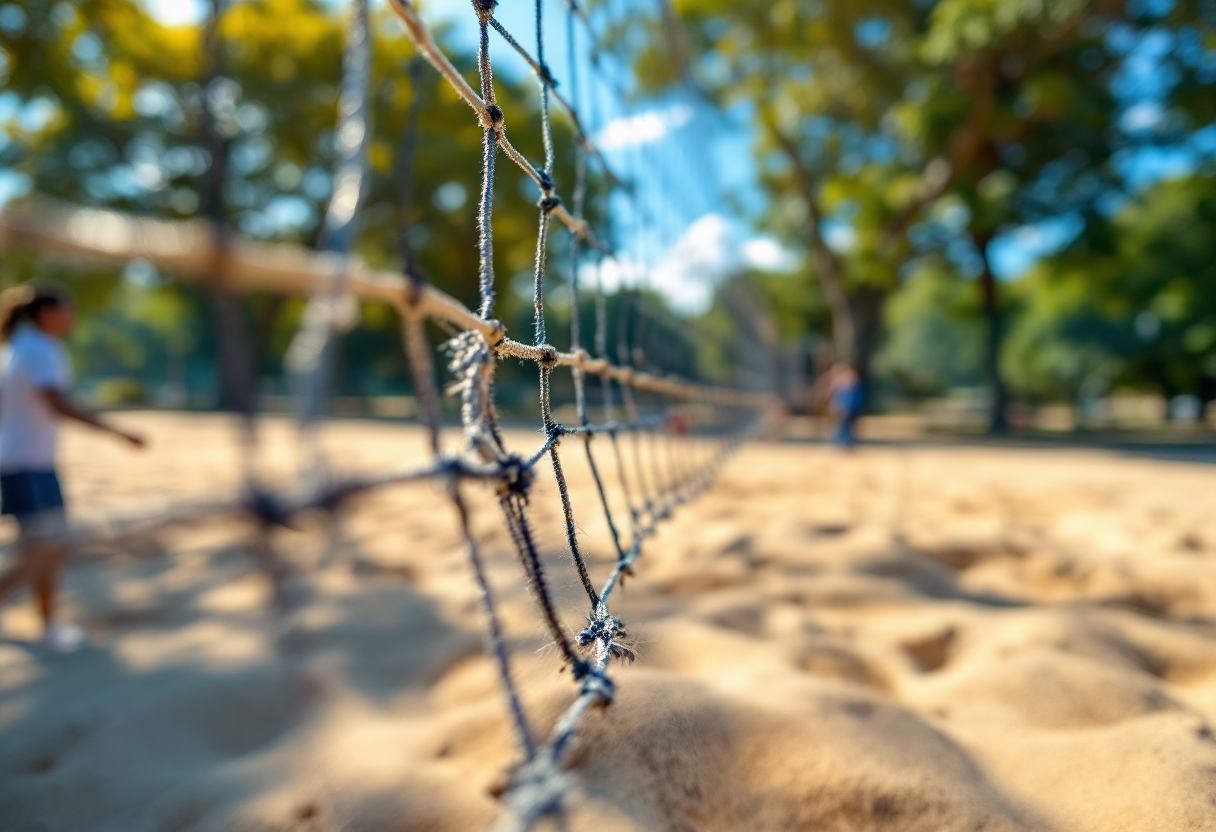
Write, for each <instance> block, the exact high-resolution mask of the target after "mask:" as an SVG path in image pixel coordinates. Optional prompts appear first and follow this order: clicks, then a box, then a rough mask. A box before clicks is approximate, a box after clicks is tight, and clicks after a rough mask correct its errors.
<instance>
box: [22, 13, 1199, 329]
mask: <svg viewBox="0 0 1216 832" xmlns="http://www.w3.org/2000/svg"><path fill="white" fill-rule="evenodd" d="M145 2H146V3H147V4H148V6H149V7H150V8H151V9H152V10H153V11H154V13H156V14H157V16H158V17H160V18H161V19H163V20H165V21H166V22H174V23H192V22H198V21H199V20H201V19H202V17H203V15H204V13H205V8H206V4H205V2H204V0H145ZM333 2H334V3H335V4H338V3H339V2H340V0H333ZM372 2H373V5H378V4H379V3H380V2H382V0H372ZM544 7H545V17H544V20H543V25H544V28H545V31H546V49H547V53H546V59H547V62H548V64H549V65H550V67H551V69H552V71H553V74H554V76H555V77H556V78H557V79H558V81H559V85H561V86H560V88H561V89H562V90H563V92H566V93H567V94H569V93H570V89H569V84H568V83H566V82H567V79H568V78H569V70H570V65H569V61H568V59H567V48H566V28H565V27H566V13H565V5H564V3H561V2H558V0H550V1H549V2H546V3H545V6H544ZM648 8H649V7H648ZM420 9H421V11H422V14H423V16H424V18H426V19H427V20H428V21H430V22H432V23H438V22H440V21H443V22H447V23H449V24H450V25H451V32H452V35H453V37H454V38H455V39H456V40H457V42H458V43H460V44H461V45H462V46H464V47H466V48H467V49H470V50H472V49H474V48H475V47H476V43H477V23H476V17H475V15H474V14H473V12H472V10H471V8H470V4H469V2H468V0H429V2H427V0H424V2H422V3H420ZM495 16H496V18H497V19H498V20H500V21H501V22H502V23H503V24H504V26H505V27H506V28H507V29H508V30H510V31H511V32H512V33H514V34H515V35H516V37H517V39H518V40H519V41H520V42H521V43H522V44H523V45H524V46H525V48H527V49H528V51H529V52H532V53H533V54H535V49H536V39H535V29H534V19H533V4H532V3H531V2H524V0H506V1H505V2H502V3H501V5H500V6H499V7H498V9H497V10H496V13H495ZM491 37H492V41H491V50H492V54H493V55H494V60H495V67H496V71H497V72H500V73H507V74H510V75H513V76H515V77H516V78H523V77H525V76H527V75H528V74H529V72H530V70H529V69H528V67H527V66H526V64H525V63H524V62H523V61H522V59H520V58H519V57H518V56H516V55H515V54H514V53H513V52H511V50H510V48H509V47H508V46H507V45H506V44H505V43H504V42H503V41H502V40H501V38H499V37H498V36H497V35H496V34H492V35H491ZM1128 48H1129V49H1131V50H1132V51H1133V54H1132V57H1131V59H1130V60H1129V62H1128V69H1127V71H1126V72H1125V73H1124V76H1123V77H1122V78H1121V79H1120V81H1119V83H1118V89H1117V91H1118V92H1119V94H1120V95H1121V97H1122V98H1123V99H1124V101H1125V102H1126V109H1125V115H1124V128H1125V129H1127V130H1129V131H1136V130H1151V129H1152V128H1153V127H1154V126H1155V125H1156V124H1157V123H1158V122H1159V121H1160V120H1161V119H1162V117H1163V115H1164V114H1163V112H1162V111H1161V107H1160V104H1159V103H1158V98H1157V96H1158V90H1159V89H1160V88H1161V79H1160V77H1159V72H1158V69H1157V62H1158V60H1159V57H1160V55H1162V54H1163V52H1164V50H1166V49H1168V48H1170V44H1169V41H1168V39H1166V38H1165V37H1163V36H1162V37H1154V36H1152V35H1150V36H1149V37H1147V38H1145V39H1143V40H1142V41H1140V42H1139V43H1136V44H1129V47H1128ZM586 49H587V40H586V36H585V32H584V31H583V30H582V28H581V27H576V51H577V52H578V53H580V54H583V55H585V54H586ZM605 63H606V66H605V69H606V70H607V71H608V73H609V74H615V77H616V82H617V83H618V84H619V85H620V86H623V87H628V86H629V85H630V81H629V76H628V69H627V68H626V67H613V66H612V65H611V61H610V60H609V61H607V62H605ZM590 69H591V68H590V66H589V65H587V63H586V60H585V59H584V61H583V62H582V63H581V64H580V66H579V74H580V76H581V83H580V89H579V95H580V98H581V100H582V102H583V110H584V112H586V110H587V101H588V98H589V96H591V95H592V94H596V95H597V98H596V101H597V108H598V112H599V113H600V118H599V123H598V124H596V125H593V126H592V131H593V133H594V134H595V138H596V140H597V143H599V144H600V145H601V146H603V147H604V149H605V151H606V155H607V157H608V159H609V162H610V164H611V165H612V166H613V168H614V169H615V170H617V171H619V172H622V173H624V174H626V175H630V174H645V175H644V176H642V177H641V179H642V180H643V181H644V182H645V183H648V185H649V187H650V188H651V189H652V190H651V191H650V192H647V191H646V190H645V186H644V187H643V191H642V202H644V203H646V204H647V205H648V206H649V207H648V208H647V209H646V211H645V212H644V213H643V212H641V211H639V210H636V209H634V207H633V206H632V205H631V204H629V202H628V201H627V200H624V199H623V198H622V199H619V200H618V203H616V204H614V214H617V215H619V216H620V217H621V218H622V219H621V220H620V222H621V224H622V226H623V228H622V231H623V232H624V234H623V235H622V236H623V237H624V238H628V239H631V240H633V241H634V242H633V246H632V248H631V250H629V251H627V252H625V253H624V255H623V257H622V261H623V262H622V263H621V264H620V268H619V269H618V272H619V274H616V275H615V276H613V277H611V279H612V280H628V279H629V275H631V274H636V273H638V272H640V271H648V272H651V273H653V275H654V279H656V280H658V281H659V282H660V283H664V284H671V285H669V286H667V288H668V290H669V291H670V293H673V294H674V295H675V297H674V298H673V299H675V300H676V301H677V302H680V301H681V297H682V300H683V302H684V303H685V305H689V304H691V305H696V301H697V298H696V297H694V296H698V295H700V296H704V295H705V291H703V290H698V288H697V286H696V285H695V284H696V283H698V282H699V281H698V280H697V277H696V275H695V274H694V272H695V271H696V270H697V269H704V267H705V258H704V257H703V256H702V257H698V256H696V255H697V254H698V253H704V252H710V251H712V252H716V253H717V255H720V256H722V257H726V258H728V259H729V260H730V262H731V263H732V264H739V263H748V264H751V265H755V266H759V267H762V268H764V267H767V268H776V269H778V270H780V269H782V268H787V267H788V266H789V265H790V264H791V262H792V261H791V257H790V255H789V253H788V252H783V251H782V250H781V249H780V247H779V246H777V245H776V244H775V243H774V242H773V241H772V240H769V239H766V238H764V237H760V236H757V235H755V234H754V233H752V232H750V231H748V230H747V228H746V225H745V224H744V222H741V221H740V220H738V219H724V218H723V215H726V216H729V215H730V212H729V211H727V210H726V209H725V208H724V206H725V204H726V202H725V201H724V200H723V194H724V193H731V194H733V195H734V196H735V197H736V198H738V199H739V200H740V201H741V202H742V204H743V205H744V206H747V205H749V204H751V205H755V204H756V202H757V200H758V199H760V197H759V194H758V189H757V187H756V184H755V168H754V165H753V163H752V161H751V158H750V154H749V153H747V152H746V151H747V148H748V145H749V144H750V136H749V135H748V133H747V130H746V128H745V127H744V126H740V125H735V126H731V125H730V124H728V123H727V122H726V121H725V120H723V119H722V118H720V117H715V116H713V115H712V114H708V113H705V112H701V111H696V110H691V111H690V109H689V105H688V103H687V102H684V101H681V100H678V99H675V100H672V101H668V102H661V103H659V104H656V105H651V106H649V107H647V108H645V109H642V110H631V109H629V108H628V107H625V106H622V105H621V104H620V103H619V102H617V101H616V99H615V97H614V96H613V95H612V94H611V93H610V91H609V88H608V86H607V85H600V86H599V87H598V88H597V87H595V86H592V84H591V82H590V80H589V79H590V78H591V77H592V73H591V71H590ZM6 107H8V108H9V110H8V112H7V113H6V112H5V108H6ZM11 112H12V102H8V101H6V99H5V98H4V97H3V96H2V95H0V117H4V116H6V115H8V114H11ZM690 113H691V114H690ZM521 127H524V125H521ZM527 127H531V125H527ZM516 129H520V127H517V128H516ZM693 132H695V133H697V134H698V135H701V136H703V135H705V134H706V133H708V134H711V135H712V136H713V137H714V139H713V141H711V142H708V143H706V144H707V150H706V151H705V152H706V153H707V154H708V155H706V156H704V157H701V158H694V157H693V156H692V155H691V154H689V153H688V152H687V151H686V150H685V149H684V148H685V147H686V143H682V142H681V138H682V137H684V135H686V134H687V133H693ZM1205 155H1207V156H1211V155H1216V128H1211V129H1209V130H1207V131H1204V132H1203V133H1200V134H1198V135H1197V136H1195V137H1194V138H1193V139H1192V141H1191V142H1189V143H1188V144H1187V145H1184V146H1182V147H1174V148H1149V149H1144V150H1140V151H1137V152H1135V153H1131V154H1127V155H1125V156H1124V157H1123V158H1122V159H1120V160H1119V169H1120V172H1121V173H1122V175H1123V176H1124V177H1125V179H1126V180H1127V182H1128V183H1129V184H1131V185H1133V186H1135V187H1144V186H1145V185H1148V184H1151V183H1152V182H1154V181H1156V180H1158V179H1160V178H1162V177H1166V176H1176V175H1180V174H1184V173H1186V172H1188V171H1190V170H1192V169H1194V167H1195V165H1196V161H1197V159H1198V158H1199V157H1201V156H1205ZM655 171H658V173H657V174H656V173H655ZM3 173H4V172H2V171H0V204H3V202H4V201H6V200H7V199H9V198H11V197H12V196H13V195H15V194H16V193H19V192H20V182H19V181H18V180H16V179H14V178H13V177H12V176H4V175H3ZM673 195H674V196H673ZM656 215H657V216H656ZM1079 228H1080V224H1079V221H1078V220H1077V218H1076V217H1068V216H1064V217H1059V218H1055V219H1051V220H1047V221H1044V222H1041V223H1038V224H1035V225H1032V226H1024V227H1021V228H1017V229H1013V230H1011V231H1010V232H1008V233H1006V234H1004V235H1003V236H1001V237H1000V238H998V239H997V240H996V241H995V242H994V243H993V246H992V249H991V255H992V258H993V265H994V271H996V272H997V274H998V275H999V276H1000V277H1003V278H1007V279H1008V278H1013V277H1016V276H1018V275H1020V274H1022V273H1024V272H1025V271H1026V269H1028V268H1029V267H1030V266H1032V265H1033V264H1034V262H1035V261H1036V260H1037V259H1038V258H1040V257H1042V256H1044V255H1046V254H1050V253H1051V252H1053V251H1056V250H1058V249H1059V248H1060V247H1061V246H1063V245H1066V244H1067V243H1068V242H1069V241H1070V240H1071V239H1072V238H1073V237H1074V236H1075V235H1076V234H1077V233H1078V231H1079ZM630 231H632V232H633V233H629V232H630ZM846 232H847V229H846V230H842V233H846ZM683 261H690V262H691V266H689V267H687V268H686V267H684V265H682V262H683ZM639 263H641V264H644V265H645V266H646V269H644V270H642V269H639V268H638V264H639ZM693 267H695V268H693Z"/></svg>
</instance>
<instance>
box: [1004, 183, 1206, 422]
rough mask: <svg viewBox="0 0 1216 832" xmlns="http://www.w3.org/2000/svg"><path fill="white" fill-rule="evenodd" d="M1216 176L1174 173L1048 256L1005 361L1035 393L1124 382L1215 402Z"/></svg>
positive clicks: (1029, 288)
mask: <svg viewBox="0 0 1216 832" xmlns="http://www.w3.org/2000/svg"><path fill="white" fill-rule="evenodd" d="M1213 227H1216V175H1214V174H1213V173H1212V172H1210V171H1209V172H1207V173H1203V172H1200V173H1196V174H1193V175H1190V176H1186V177H1182V178H1178V179H1172V180H1167V181H1163V182H1160V183H1158V184H1157V185H1154V186H1153V187H1151V188H1149V189H1148V190H1147V191H1145V192H1144V193H1143V194H1141V195H1139V196H1138V197H1137V198H1136V199H1135V200H1134V201H1132V202H1129V203H1128V204H1126V205H1125V206H1124V207H1123V208H1122V209H1121V210H1120V211H1119V212H1118V213H1117V214H1116V215H1115V217H1113V218H1112V219H1111V220H1109V221H1107V222H1105V223H1103V224H1101V225H1097V226H1095V227H1093V228H1092V229H1091V230H1090V231H1089V232H1088V233H1087V234H1086V235H1084V236H1083V237H1082V238H1081V239H1079V240H1078V241H1077V242H1076V243H1075V244H1074V245H1072V246H1071V247H1070V248H1069V249H1068V250H1066V251H1065V252H1062V253H1061V254H1059V255H1058V256H1056V257H1053V258H1051V259H1050V260H1048V261H1046V262H1044V263H1042V264H1041V265H1040V266H1039V267H1038V268H1037V269H1036V270H1035V271H1034V272H1033V273H1032V274H1031V275H1029V276H1028V277H1027V278H1026V280H1025V284H1026V285H1025V286H1023V287H1019V289H1020V291H1021V294H1022V295H1023V296H1024V298H1025V303H1026V305H1027V306H1026V312H1025V314H1024V315H1023V316H1022V317H1021V318H1020V320H1019V321H1018V322H1017V324H1016V326H1015V327H1014V329H1013V331H1012V333H1011V336H1010V350H1009V355H1008V356H1007V361H1006V369H1007V371H1008V372H1009V373H1010V378H1011V379H1012V380H1013V381H1014V382H1015V384H1016V385H1017V386H1018V387H1019V388H1020V389H1022V390H1024V391H1025V392H1027V393H1028V394H1031V395H1039V396H1045V395H1064V396H1067V397H1069V398H1075V397H1076V396H1077V395H1078V394H1079V393H1080V391H1081V390H1082V388H1083V387H1085V386H1087V385H1088V386H1090V387H1092V388H1094V389H1106V388H1109V387H1112V386H1125V387H1131V388H1138V389H1148V390H1154V391H1156V392H1159V393H1161V394H1163V395H1164V396H1166V397H1167V398H1168V397H1173V396H1176V395H1180V394H1190V395H1195V396H1199V397H1200V398H1201V399H1203V400H1204V401H1212V400H1214V399H1216V236H1214V235H1213V233H1212V229H1213Z"/></svg>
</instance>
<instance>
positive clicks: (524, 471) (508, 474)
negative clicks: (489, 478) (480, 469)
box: [498, 454, 534, 500]
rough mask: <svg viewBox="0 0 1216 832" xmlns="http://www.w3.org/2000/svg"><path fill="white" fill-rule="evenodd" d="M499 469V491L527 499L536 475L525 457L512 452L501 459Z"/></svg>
mask: <svg viewBox="0 0 1216 832" xmlns="http://www.w3.org/2000/svg"><path fill="white" fill-rule="evenodd" d="M498 470H499V472H500V473H499V476H500V479H499V483H498V491H499V493H500V494H503V495H504V496H505V495H509V494H510V495H515V496H516V497H522V498H524V499H525V500H526V499H527V497H528V490H529V489H531V487H532V480H533V478H534V477H533V474H532V469H531V468H530V467H529V466H528V463H527V462H526V461H525V460H524V458H523V457H521V456H518V455H516V454H510V455H508V456H506V457H504V458H503V459H501V460H500V461H499V463H498Z"/></svg>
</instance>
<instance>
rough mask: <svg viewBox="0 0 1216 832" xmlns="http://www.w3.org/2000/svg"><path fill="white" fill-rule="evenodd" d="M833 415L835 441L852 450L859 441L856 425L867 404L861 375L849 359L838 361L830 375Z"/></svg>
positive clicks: (829, 383) (829, 386) (845, 448)
mask: <svg viewBox="0 0 1216 832" xmlns="http://www.w3.org/2000/svg"><path fill="white" fill-rule="evenodd" d="M828 389H829V393H830V396H831V406H832V416H833V417H834V418H835V419H836V435H835V437H834V438H833V441H834V442H835V443H836V444H837V445H838V446H839V447H841V448H843V449H844V450H851V449H852V448H853V446H854V445H855V444H856V443H857V435H856V433H855V432H854V427H855V425H856V423H857V418H858V417H859V416H861V408H862V406H863V405H864V404H865V391H864V390H863V389H862V384H861V376H859V375H858V374H857V370H856V369H855V368H854V367H853V365H852V364H850V363H848V362H847V361H838V362H836V364H834V365H833V366H832V369H831V371H830V373H829V375H828Z"/></svg>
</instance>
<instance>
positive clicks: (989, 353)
mask: <svg viewBox="0 0 1216 832" xmlns="http://www.w3.org/2000/svg"><path fill="white" fill-rule="evenodd" d="M992 236H993V235H991V234H977V235H975V236H974V241H975V245H976V248H977V249H979V254H980V262H981V263H982V264H983V268H982V270H981V271H980V278H979V283H980V293H981V296H982V298H983V304H984V320H985V322H986V323H987V338H986V344H985V350H984V374H985V375H986V376H987V377H988V388H989V390H990V391H991V393H992V403H991V409H990V410H989V413H988V432H989V433H991V434H1004V433H1008V432H1009V421H1008V418H1007V415H1006V410H1008V405H1009V393H1008V390H1007V388H1006V387H1005V379H1004V377H1002V375H1001V343H1002V341H1003V340H1004V326H1003V321H1002V320H1001V308H1000V297H999V288H1000V287H999V284H998V283H997V280H996V275H994V274H993V273H992V264H991V263H990V262H989V259H988V244H989V243H991V242H992Z"/></svg>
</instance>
